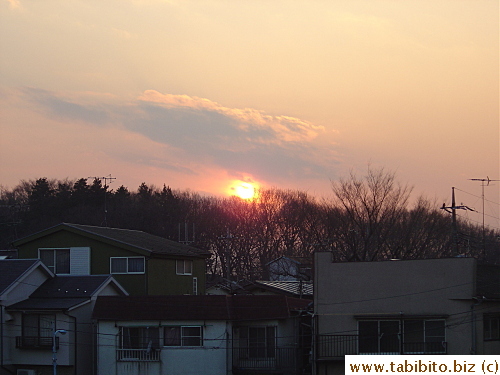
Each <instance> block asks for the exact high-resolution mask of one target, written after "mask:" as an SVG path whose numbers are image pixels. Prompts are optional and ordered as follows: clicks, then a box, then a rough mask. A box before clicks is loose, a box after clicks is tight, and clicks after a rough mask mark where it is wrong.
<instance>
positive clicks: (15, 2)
mask: <svg viewBox="0 0 500 375" xmlns="http://www.w3.org/2000/svg"><path fill="white" fill-rule="evenodd" d="M7 2H8V3H9V7H10V8H11V9H20V8H21V2H20V1H19V0H7Z"/></svg>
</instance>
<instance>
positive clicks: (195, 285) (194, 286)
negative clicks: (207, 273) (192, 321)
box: [193, 277, 198, 296]
mask: <svg viewBox="0 0 500 375" xmlns="http://www.w3.org/2000/svg"><path fill="white" fill-rule="evenodd" d="M197 294H198V278H197V277H193V295H195V296H196V295H197Z"/></svg>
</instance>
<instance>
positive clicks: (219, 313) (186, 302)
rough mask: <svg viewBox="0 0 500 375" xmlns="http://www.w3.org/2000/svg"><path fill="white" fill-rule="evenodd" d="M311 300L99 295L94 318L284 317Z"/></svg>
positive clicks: (269, 296)
mask: <svg viewBox="0 0 500 375" xmlns="http://www.w3.org/2000/svg"><path fill="white" fill-rule="evenodd" d="M309 302H310V301H307V300H300V299H295V298H290V297H285V296H273V295H266V296H248V295H241V296H240V295H237V296H222V295H215V296H128V297H114V296H113V297H98V298H97V302H96V305H95V307H94V314H93V318H95V319H101V320H261V319H283V318H287V317H289V316H290V311H291V310H298V309H306V308H307V306H308V304H309Z"/></svg>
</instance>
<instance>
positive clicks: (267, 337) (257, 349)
mask: <svg viewBox="0 0 500 375" xmlns="http://www.w3.org/2000/svg"><path fill="white" fill-rule="evenodd" d="M236 328H237V329H238V345H239V355H240V358H247V359H250V358H251V359H259V358H276V348H277V338H278V337H277V331H278V328H277V326H275V325H249V326H239V327H236ZM252 330H253V331H254V332H253V333H252V332H251V331H252ZM258 331H261V332H263V333H264V336H263V337H258V336H259V335H258V334H257V335H256V333H257V332H258ZM271 332H272V333H271ZM261 353H263V354H261Z"/></svg>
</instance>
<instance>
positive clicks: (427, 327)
mask: <svg viewBox="0 0 500 375" xmlns="http://www.w3.org/2000/svg"><path fill="white" fill-rule="evenodd" d="M362 322H373V323H375V322H376V323H377V335H376V336H374V335H367V336H366V337H364V339H365V340H372V342H371V345H372V346H373V345H374V344H375V341H376V345H377V350H376V351H365V350H363V351H361V345H363V344H361V341H362V335H361V332H360V323H362ZM383 322H398V327H399V330H398V332H397V333H396V332H395V333H394V336H393V337H391V338H389V337H387V334H386V333H387V332H381V323H383ZM411 322H413V323H417V322H420V323H421V329H422V332H421V340H422V341H414V340H411V339H409V341H407V338H406V336H407V335H408V336H410V332H407V331H406V330H407V327H410V325H409V324H408V323H411ZM430 322H442V327H439V329H441V328H442V329H443V335H436V334H435V332H433V331H435V330H436V328H432V327H431V324H429V323H430ZM433 333H434V334H433ZM413 334H415V333H413ZM384 336H385V338H386V339H392V340H396V341H397V346H398V350H397V351H385V350H382V349H383V347H382V346H383V345H382V344H383V343H382V342H381V341H382V339H383V338H384ZM436 338H442V340H440V341H436V340H435V339H436ZM396 341H395V342H394V343H392V344H393V345H394V344H396ZM438 342H446V320H445V319H443V318H411V317H407V318H405V319H399V320H398V319H359V320H358V352H359V353H360V354H400V353H401V352H404V354H426V353H427V347H428V344H429V345H430V344H432V343H438ZM412 343H415V344H416V343H421V344H423V348H424V349H423V350H424V351H411V352H410V351H407V350H405V348H404V346H405V345H406V344H412ZM367 345H370V343H368V344H367ZM445 353H446V349H444V350H443V352H442V354H445ZM433 354H438V353H433Z"/></svg>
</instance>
